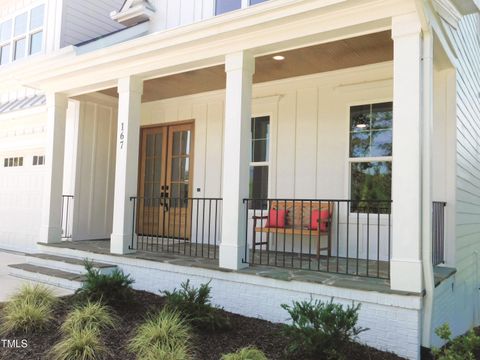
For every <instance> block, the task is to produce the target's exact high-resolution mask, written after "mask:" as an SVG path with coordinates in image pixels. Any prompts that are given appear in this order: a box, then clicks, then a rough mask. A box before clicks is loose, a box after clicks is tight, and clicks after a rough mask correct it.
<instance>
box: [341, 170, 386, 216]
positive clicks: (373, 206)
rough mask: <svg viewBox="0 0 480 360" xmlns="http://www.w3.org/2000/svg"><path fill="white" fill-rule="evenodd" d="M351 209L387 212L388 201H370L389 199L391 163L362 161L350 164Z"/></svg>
mask: <svg viewBox="0 0 480 360" xmlns="http://www.w3.org/2000/svg"><path fill="white" fill-rule="evenodd" d="M351 174H352V181H351V197H352V200H358V202H356V201H354V202H353V203H352V211H361V212H366V211H370V212H374V211H375V210H377V209H378V210H380V211H381V212H387V211H386V210H387V208H388V207H389V205H388V203H372V202H367V201H366V200H370V201H389V200H391V196H392V195H391V194H392V163H391V162H389V161H378V162H364V163H352V164H351Z"/></svg>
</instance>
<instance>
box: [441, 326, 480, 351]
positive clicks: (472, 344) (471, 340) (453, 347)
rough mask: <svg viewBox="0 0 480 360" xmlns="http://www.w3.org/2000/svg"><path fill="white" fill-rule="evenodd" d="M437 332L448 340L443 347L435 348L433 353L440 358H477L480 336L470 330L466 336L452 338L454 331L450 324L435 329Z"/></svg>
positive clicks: (443, 338)
mask: <svg viewBox="0 0 480 360" xmlns="http://www.w3.org/2000/svg"><path fill="white" fill-rule="evenodd" d="M435 334H437V336H438V337H439V338H440V339H442V340H445V341H446V342H447V345H446V346H444V347H443V348H440V349H438V348H433V349H432V353H433V355H434V356H435V359H438V360H475V355H474V352H475V350H477V349H478V348H480V336H478V335H477V334H475V331H474V330H470V331H469V332H467V333H466V334H465V335H464V336H459V337H457V338H455V339H452V331H451V330H450V326H449V325H448V324H443V325H442V326H440V327H438V328H437V329H435Z"/></svg>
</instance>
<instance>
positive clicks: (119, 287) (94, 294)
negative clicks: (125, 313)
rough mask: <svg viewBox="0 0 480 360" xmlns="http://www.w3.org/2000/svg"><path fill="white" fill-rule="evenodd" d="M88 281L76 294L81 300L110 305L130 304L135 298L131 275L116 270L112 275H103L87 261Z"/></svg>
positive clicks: (86, 280)
mask: <svg viewBox="0 0 480 360" xmlns="http://www.w3.org/2000/svg"><path fill="white" fill-rule="evenodd" d="M85 269H86V270H87V273H86V279H85V281H84V283H83V285H82V287H81V288H80V289H78V290H77V292H76V294H77V295H78V296H80V299H81V300H86V299H87V300H91V301H103V302H105V303H106V304H109V305H115V304H119V303H125V302H130V301H131V300H132V298H133V290H132V284H133V283H134V280H133V279H132V278H131V277H130V275H125V274H124V273H123V271H121V270H118V269H115V270H113V272H112V273H111V274H102V273H101V272H100V271H99V270H98V269H95V268H94V267H93V263H92V262H90V261H88V260H85Z"/></svg>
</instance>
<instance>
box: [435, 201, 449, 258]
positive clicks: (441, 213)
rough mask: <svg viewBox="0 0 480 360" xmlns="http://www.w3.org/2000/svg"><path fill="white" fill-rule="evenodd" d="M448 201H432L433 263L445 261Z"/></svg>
mask: <svg viewBox="0 0 480 360" xmlns="http://www.w3.org/2000/svg"><path fill="white" fill-rule="evenodd" d="M446 205H447V203H446V202H443V201H434V202H433V203H432V262H433V265H439V264H443V263H444V262H445V206H446Z"/></svg>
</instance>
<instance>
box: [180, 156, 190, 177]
mask: <svg viewBox="0 0 480 360" xmlns="http://www.w3.org/2000/svg"><path fill="white" fill-rule="evenodd" d="M189 169H190V159H188V158H182V160H181V163H180V180H182V181H187V182H188V180H189Z"/></svg>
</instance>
